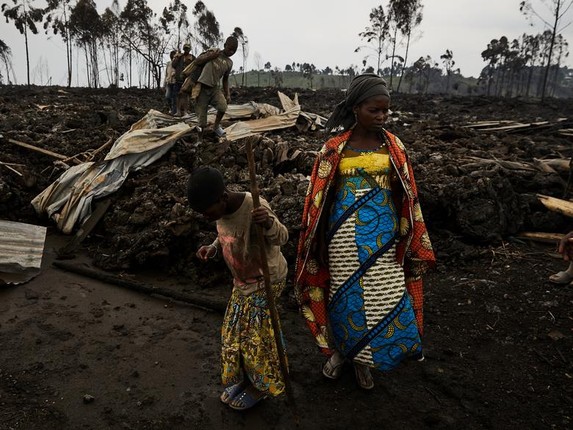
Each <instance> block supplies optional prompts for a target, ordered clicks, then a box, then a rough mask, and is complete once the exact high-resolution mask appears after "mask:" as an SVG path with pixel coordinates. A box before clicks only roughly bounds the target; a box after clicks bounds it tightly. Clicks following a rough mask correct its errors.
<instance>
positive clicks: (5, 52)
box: [0, 40, 15, 83]
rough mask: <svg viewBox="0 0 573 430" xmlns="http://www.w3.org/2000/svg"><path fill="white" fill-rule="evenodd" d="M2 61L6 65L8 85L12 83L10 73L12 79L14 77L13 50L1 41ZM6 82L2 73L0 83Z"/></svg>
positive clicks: (0, 58) (0, 57)
mask: <svg viewBox="0 0 573 430" xmlns="http://www.w3.org/2000/svg"><path fill="white" fill-rule="evenodd" d="M0 60H2V62H3V63H4V68H5V69H6V83H10V82H11V81H10V71H12V77H14V78H15V76H14V70H12V50H11V49H10V48H9V47H8V45H6V43H4V41H3V40H0ZM3 82H4V78H3V76H2V73H1V72H0V83H3Z"/></svg>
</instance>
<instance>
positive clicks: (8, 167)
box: [0, 161, 24, 177]
mask: <svg viewBox="0 0 573 430" xmlns="http://www.w3.org/2000/svg"><path fill="white" fill-rule="evenodd" d="M10 164H11V163H3V162H1V161H0V166H4V167H6V168H7V169H8V170H10V171H11V172H14V173H15V174H17V175H18V176H20V177H22V176H24V175H23V174H22V173H20V172H19V171H18V170H16V169H14V168H13V167H12V166H11V165H10Z"/></svg>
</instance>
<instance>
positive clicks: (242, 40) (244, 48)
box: [232, 27, 249, 87]
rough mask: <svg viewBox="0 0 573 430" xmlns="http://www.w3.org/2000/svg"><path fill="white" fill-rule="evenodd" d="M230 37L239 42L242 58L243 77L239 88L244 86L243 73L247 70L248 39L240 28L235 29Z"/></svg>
mask: <svg viewBox="0 0 573 430" xmlns="http://www.w3.org/2000/svg"><path fill="white" fill-rule="evenodd" d="M232 36H235V37H236V38H237V40H238V41H239V45H240V46H241V53H242V54H243V55H242V58H243V76H242V81H241V86H243V87H244V86H245V73H244V72H245V71H246V70H247V58H248V57H249V39H248V38H247V36H246V35H245V33H244V32H243V30H242V29H241V27H235V29H234V30H233V34H232Z"/></svg>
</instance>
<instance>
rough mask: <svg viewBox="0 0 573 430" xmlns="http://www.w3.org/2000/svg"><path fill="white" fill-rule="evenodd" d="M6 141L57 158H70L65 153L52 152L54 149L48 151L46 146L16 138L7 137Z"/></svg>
mask: <svg viewBox="0 0 573 430" xmlns="http://www.w3.org/2000/svg"><path fill="white" fill-rule="evenodd" d="M6 141H7V142H10V143H13V144H14V145H17V146H21V147H22V148H26V149H31V150H32V151H36V152H41V153H42V154H45V155H49V156H50V157H54V158H57V159H59V160H65V159H66V158H68V157H66V156H65V155H62V154H58V153H56V152H52V151H48V150H47V149H44V148H38V147H37V146H34V145H30V144H29V143H25V142H19V141H17V140H14V139H6Z"/></svg>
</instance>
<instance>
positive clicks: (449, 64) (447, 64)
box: [440, 49, 456, 93]
mask: <svg viewBox="0 0 573 430" xmlns="http://www.w3.org/2000/svg"><path fill="white" fill-rule="evenodd" d="M440 59H441V60H442V63H444V68H445V69H446V93H449V92H450V77H451V75H452V71H453V69H454V66H455V65H456V62H455V61H454V53H453V51H451V50H449V49H446V52H445V54H442V55H440Z"/></svg>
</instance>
